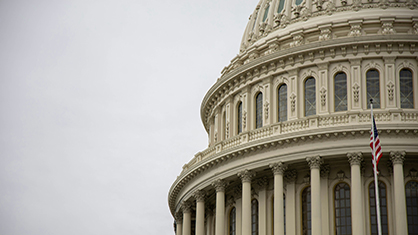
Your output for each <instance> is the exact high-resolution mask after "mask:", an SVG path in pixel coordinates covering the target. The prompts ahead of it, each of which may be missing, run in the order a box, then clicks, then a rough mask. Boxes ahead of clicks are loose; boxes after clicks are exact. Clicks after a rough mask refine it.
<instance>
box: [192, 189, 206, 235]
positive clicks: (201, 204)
mask: <svg viewBox="0 0 418 235" xmlns="http://www.w3.org/2000/svg"><path fill="white" fill-rule="evenodd" d="M193 197H194V198H196V235H205V192H204V191H202V190H197V191H196V192H195V193H194V194H193Z"/></svg>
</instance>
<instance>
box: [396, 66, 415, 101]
mask: <svg viewBox="0 0 418 235" xmlns="http://www.w3.org/2000/svg"><path fill="white" fill-rule="evenodd" d="M399 79H400V83H399V85H400V88H401V108H403V109H413V108H414V89H413V84H412V72H411V71H410V70H409V69H402V70H401V71H400V72H399Z"/></svg>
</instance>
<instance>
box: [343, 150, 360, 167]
mask: <svg viewBox="0 0 418 235" xmlns="http://www.w3.org/2000/svg"><path fill="white" fill-rule="evenodd" d="M347 157H348V162H350V166H353V165H360V164H361V162H362V161H363V154H362V153H361V152H358V153H347Z"/></svg>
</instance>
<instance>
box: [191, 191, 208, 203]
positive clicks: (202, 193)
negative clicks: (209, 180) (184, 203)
mask: <svg viewBox="0 0 418 235" xmlns="http://www.w3.org/2000/svg"><path fill="white" fill-rule="evenodd" d="M205 196H206V192H205V191H204V190H200V189H199V190H196V192H194V193H193V197H194V198H195V199H196V202H204V201H205Z"/></svg>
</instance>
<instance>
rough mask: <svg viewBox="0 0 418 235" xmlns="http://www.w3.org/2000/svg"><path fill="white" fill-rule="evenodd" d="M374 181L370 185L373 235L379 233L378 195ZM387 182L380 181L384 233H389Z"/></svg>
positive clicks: (381, 218) (381, 219) (381, 220)
mask: <svg viewBox="0 0 418 235" xmlns="http://www.w3.org/2000/svg"><path fill="white" fill-rule="evenodd" d="M374 192H375V186H374V182H372V183H371V184H370V185H369V200H370V201H369V203H370V227H371V230H372V231H371V235H377V234H378V232H377V213H376V195H375V193H374ZM386 198H387V197H386V184H385V183H383V182H382V181H379V203H380V222H381V225H382V235H385V234H389V229H388V209H387V199H386Z"/></svg>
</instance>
